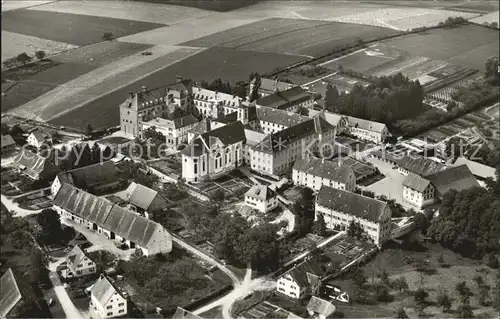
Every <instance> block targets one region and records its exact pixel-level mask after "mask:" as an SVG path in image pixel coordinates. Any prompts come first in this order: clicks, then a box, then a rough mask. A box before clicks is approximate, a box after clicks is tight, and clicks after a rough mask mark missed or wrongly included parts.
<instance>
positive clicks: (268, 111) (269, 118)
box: [257, 106, 309, 127]
mask: <svg viewBox="0 0 500 319" xmlns="http://www.w3.org/2000/svg"><path fill="white" fill-rule="evenodd" d="M308 119H309V118H308V117H307V116H303V115H300V114H297V113H293V112H288V111H284V110H279V109H273V108H270V107H265V106H263V107H259V108H258V109H257V120H259V121H264V122H269V123H274V124H278V125H283V126H286V127H290V126H293V125H297V124H299V123H301V122H305V121H307V120H308Z"/></svg>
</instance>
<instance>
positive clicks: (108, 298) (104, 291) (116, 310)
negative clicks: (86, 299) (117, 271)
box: [89, 276, 127, 319]
mask: <svg viewBox="0 0 500 319" xmlns="http://www.w3.org/2000/svg"><path fill="white" fill-rule="evenodd" d="M89 310H90V315H91V317H93V318H94V317H95V318H97V319H105V318H114V317H122V316H125V315H127V299H126V298H125V297H124V296H123V295H122V294H121V293H120V292H119V291H118V289H116V288H115V287H114V286H113V284H112V283H111V282H110V279H108V278H107V277H105V276H101V277H100V278H99V280H98V281H97V282H96V283H95V284H94V286H93V287H92V289H91V290H90V304H89Z"/></svg>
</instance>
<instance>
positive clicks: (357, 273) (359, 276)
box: [352, 267, 366, 288]
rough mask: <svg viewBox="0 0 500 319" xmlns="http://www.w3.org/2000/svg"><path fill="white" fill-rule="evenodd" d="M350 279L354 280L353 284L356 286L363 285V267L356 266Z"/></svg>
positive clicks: (364, 282)
mask: <svg viewBox="0 0 500 319" xmlns="http://www.w3.org/2000/svg"><path fill="white" fill-rule="evenodd" d="M352 280H353V281H354V285H356V286H357V287H359V288H360V287H363V286H364V285H365V284H366V275H365V273H364V272H363V269H361V268H359V267H356V269H355V270H354V272H353V274H352Z"/></svg>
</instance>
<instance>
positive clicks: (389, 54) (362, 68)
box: [321, 43, 407, 73]
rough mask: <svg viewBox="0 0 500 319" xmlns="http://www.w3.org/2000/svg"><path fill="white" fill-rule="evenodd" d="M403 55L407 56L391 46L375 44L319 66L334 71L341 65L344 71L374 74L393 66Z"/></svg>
mask: <svg viewBox="0 0 500 319" xmlns="http://www.w3.org/2000/svg"><path fill="white" fill-rule="evenodd" d="M405 55H407V54H404V52H401V51H399V50H397V49H395V48H394V47H392V46H389V45H385V44H383V43H377V44H374V45H372V46H370V47H369V48H368V49H365V50H362V51H359V52H357V53H354V54H349V55H346V56H344V57H342V58H340V59H336V60H334V61H331V62H329V63H326V64H322V65H321V66H322V67H324V68H327V69H332V70H336V69H337V68H338V67H339V66H340V65H341V66H343V67H344V68H346V69H349V70H353V71H357V72H362V73H374V72H375V70H376V69H384V68H385V66H387V65H393V64H394V63H396V62H398V61H401V60H402V59H403V58H404V56H405Z"/></svg>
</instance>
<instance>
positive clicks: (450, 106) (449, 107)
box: [446, 101, 457, 112]
mask: <svg viewBox="0 0 500 319" xmlns="http://www.w3.org/2000/svg"><path fill="white" fill-rule="evenodd" d="M456 107H457V102H455V101H450V102H448V104H446V111H448V112H451V111H452V110H453V109H454V108H456Z"/></svg>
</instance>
